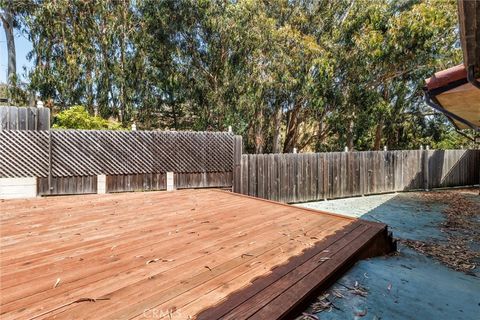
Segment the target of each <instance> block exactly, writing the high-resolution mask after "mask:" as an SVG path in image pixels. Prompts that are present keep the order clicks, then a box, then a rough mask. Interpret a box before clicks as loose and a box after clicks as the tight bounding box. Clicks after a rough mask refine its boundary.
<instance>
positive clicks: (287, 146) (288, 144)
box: [283, 103, 301, 153]
mask: <svg viewBox="0 0 480 320" xmlns="http://www.w3.org/2000/svg"><path fill="white" fill-rule="evenodd" d="M300 111H301V105H300V103H297V104H296V105H295V106H294V107H293V110H292V111H290V112H289V114H288V120H287V132H286V134H285V142H284V144H283V152H285V153H289V152H293V148H295V147H296V144H297V138H298V132H297V131H298V123H299V120H298V117H299V114H300Z"/></svg>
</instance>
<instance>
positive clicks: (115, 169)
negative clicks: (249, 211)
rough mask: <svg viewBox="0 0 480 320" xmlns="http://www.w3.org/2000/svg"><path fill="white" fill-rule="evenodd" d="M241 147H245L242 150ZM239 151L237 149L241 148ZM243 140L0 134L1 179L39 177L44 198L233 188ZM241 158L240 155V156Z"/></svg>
mask: <svg viewBox="0 0 480 320" xmlns="http://www.w3.org/2000/svg"><path fill="white" fill-rule="evenodd" d="M238 145H240V148H238ZM236 146H237V147H236ZM235 150H240V152H241V137H238V136H234V135H233V134H229V133H218V132H217V133H214V132H174V131H172V132H160V131H133V132H127V131H86V130H49V131H20V130H4V131H0V178H14V177H37V178H38V180H37V181H38V193H39V194H40V195H53V194H55V195H58V194H78V193H95V192H97V175H106V189H107V190H106V191H107V192H121V191H136V190H163V189H166V172H173V173H174V174H175V175H174V180H175V185H176V187H177V188H203V187H232V183H233V173H232V171H233V167H234V151H235ZM236 158H238V156H237V157H236Z"/></svg>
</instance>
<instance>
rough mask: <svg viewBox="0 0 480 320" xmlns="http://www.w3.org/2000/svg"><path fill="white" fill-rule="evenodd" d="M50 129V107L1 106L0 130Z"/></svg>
mask: <svg viewBox="0 0 480 320" xmlns="http://www.w3.org/2000/svg"><path fill="white" fill-rule="evenodd" d="M49 129H50V109H48V108H27V107H0V131H2V130H49Z"/></svg>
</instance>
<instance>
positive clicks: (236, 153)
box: [232, 136, 242, 193]
mask: <svg viewBox="0 0 480 320" xmlns="http://www.w3.org/2000/svg"><path fill="white" fill-rule="evenodd" d="M233 141H234V144H233V172H232V180H233V181H232V191H233V192H237V193H242V136H235V137H234V140H233Z"/></svg>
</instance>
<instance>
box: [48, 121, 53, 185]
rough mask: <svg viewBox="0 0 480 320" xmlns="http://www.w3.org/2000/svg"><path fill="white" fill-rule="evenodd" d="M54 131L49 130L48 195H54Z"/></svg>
mask: <svg viewBox="0 0 480 320" xmlns="http://www.w3.org/2000/svg"><path fill="white" fill-rule="evenodd" d="M52 162H53V161H52V130H48V193H49V194H52V190H53V186H52Z"/></svg>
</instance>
